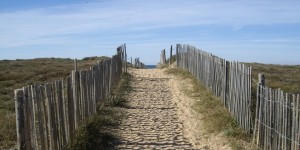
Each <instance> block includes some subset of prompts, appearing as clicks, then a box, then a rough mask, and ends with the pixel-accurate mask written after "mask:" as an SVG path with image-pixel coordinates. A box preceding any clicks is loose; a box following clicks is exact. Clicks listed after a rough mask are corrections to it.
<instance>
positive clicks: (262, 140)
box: [253, 74, 300, 150]
mask: <svg viewBox="0 0 300 150" xmlns="http://www.w3.org/2000/svg"><path fill="white" fill-rule="evenodd" d="M259 79H260V80H259V81H260V82H259V84H258V85H257V102H256V115H255V128H254V133H253V139H254V141H255V143H256V144H257V145H258V146H259V147H261V148H262V149H287V150H298V149H300V146H299V142H300V119H299V117H300V111H299V109H300V95H299V94H289V93H284V92H283V91H282V90H280V89H272V88H269V87H267V86H265V82H264V81H265V79H264V76H263V75H262V74H260V75H259Z"/></svg>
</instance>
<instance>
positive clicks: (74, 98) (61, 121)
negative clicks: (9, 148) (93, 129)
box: [15, 44, 127, 150]
mask: <svg viewBox="0 0 300 150" xmlns="http://www.w3.org/2000/svg"><path fill="white" fill-rule="evenodd" d="M126 56H127V55H126V45H125V44H124V45H122V46H120V47H118V48H117V55H114V56H112V58H111V59H106V60H101V61H99V62H98V63H97V64H96V65H94V66H92V67H90V69H89V70H82V71H77V69H75V70H73V71H72V72H71V74H70V76H68V77H66V78H63V79H61V80H56V81H54V82H49V83H46V84H44V85H28V86H25V87H23V88H22V89H18V90H15V104H16V118H17V141H18V149H28V150H29V149H41V150H48V149H49V150H59V149H64V147H65V146H66V144H67V143H68V142H70V141H71V138H72V137H74V133H75V130H76V129H77V128H78V127H79V125H80V123H82V122H83V121H84V120H86V119H87V118H89V117H90V116H91V115H93V114H95V113H96V107H97V106H98V105H99V104H103V102H104V101H105V98H106V97H107V96H108V94H109V93H110V91H111V88H112V87H113V85H115V84H116V83H117V82H118V81H119V79H120V76H121V74H122V72H124V71H125V72H126V71H127V68H126V65H124V64H126V63H127V62H126ZM75 68H76V67H75Z"/></svg>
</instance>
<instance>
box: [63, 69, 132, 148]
mask: <svg viewBox="0 0 300 150" xmlns="http://www.w3.org/2000/svg"><path fill="white" fill-rule="evenodd" d="M131 78H132V76H131V75H130V74H123V75H122V77H121V81H120V82H119V84H118V85H117V86H116V87H115V88H114V90H113V91H112V95H111V96H110V97H109V98H108V100H107V101H106V104H105V106H104V107H103V108H101V109H98V110H97V114H96V115H95V116H92V117H91V118H90V119H89V120H87V121H85V122H84V123H83V124H82V125H81V126H80V127H79V130H77V131H76V133H75V137H74V139H73V140H72V143H71V144H69V145H68V146H67V149H70V150H73V149H84V150H94V149H99V150H110V149H115V148H114V146H115V145H116V143H118V141H119V139H118V135H116V134H113V133H112V132H110V130H111V129H113V128H118V126H119V125H120V123H121V121H122V119H123V118H124V116H125V114H124V111H123V110H122V109H121V107H126V99H125V97H124V96H125V94H126V93H128V92H130V91H131V86H130V81H131Z"/></svg>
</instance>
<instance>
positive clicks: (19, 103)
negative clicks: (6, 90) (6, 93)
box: [15, 89, 26, 150]
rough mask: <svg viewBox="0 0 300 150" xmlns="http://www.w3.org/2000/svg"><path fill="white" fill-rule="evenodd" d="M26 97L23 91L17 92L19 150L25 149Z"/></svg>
mask: <svg viewBox="0 0 300 150" xmlns="http://www.w3.org/2000/svg"><path fill="white" fill-rule="evenodd" d="M23 104H24V97H23V90H22V89H18V90H15V109H16V122H17V144H18V150H23V149H26V148H25V124H24V108H23V106H24V105H23Z"/></svg>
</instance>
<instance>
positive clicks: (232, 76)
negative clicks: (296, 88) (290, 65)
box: [163, 44, 300, 150]
mask: <svg viewBox="0 0 300 150" xmlns="http://www.w3.org/2000/svg"><path fill="white" fill-rule="evenodd" d="M163 53H164V52H163ZM176 54H177V55H176V57H177V66H178V67H179V68H182V69H185V70H188V71H189V72H190V73H192V74H193V75H195V76H196V77H197V78H198V79H199V80H201V81H202V82H203V83H204V84H205V85H206V86H207V87H208V88H210V89H211V90H212V92H213V94H214V95H216V96H219V97H221V98H222V100H223V102H224V105H225V107H226V108H227V109H228V110H229V111H230V113H231V114H232V116H234V117H235V119H236V120H237V122H238V124H239V125H240V127H241V128H242V129H244V131H245V132H246V133H248V134H250V135H251V134H252V136H253V141H254V142H255V143H256V144H257V146H258V147H260V148H262V149H288V150H298V149H300V146H299V143H300V119H299V118H300V111H299V110H300V95H299V94H289V93H284V92H283V91H282V90H281V89H272V88H269V87H267V86H265V82H264V81H265V79H264V75H262V74H260V75H259V83H257V94H256V98H257V100H256V105H254V106H253V105H252V104H253V103H252V102H251V84H252V68H251V67H248V66H246V65H245V64H242V63H239V62H229V61H226V60H225V59H222V58H219V57H217V56H214V55H212V54H210V53H207V52H204V51H201V50H199V49H196V48H195V47H192V46H189V45H180V44H177V47H176ZM254 97H255V96H254ZM251 108H252V111H251ZM252 118H255V119H252Z"/></svg>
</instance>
